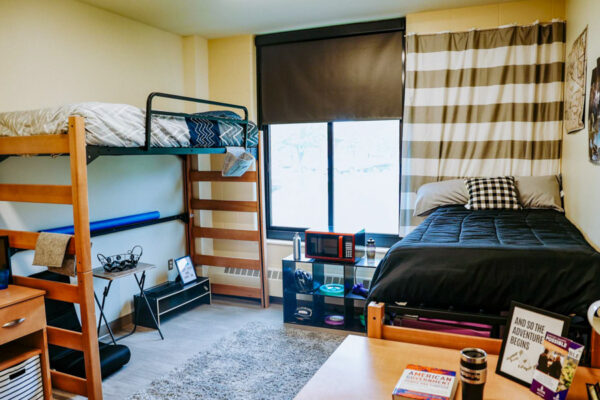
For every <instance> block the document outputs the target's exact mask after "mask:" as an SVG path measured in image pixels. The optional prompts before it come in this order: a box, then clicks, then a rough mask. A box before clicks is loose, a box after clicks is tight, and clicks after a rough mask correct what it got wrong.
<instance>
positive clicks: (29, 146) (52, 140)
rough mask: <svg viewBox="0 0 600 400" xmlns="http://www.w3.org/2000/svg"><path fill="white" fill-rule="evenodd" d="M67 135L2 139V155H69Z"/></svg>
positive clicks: (0, 142) (0, 150)
mask: <svg viewBox="0 0 600 400" xmlns="http://www.w3.org/2000/svg"><path fill="white" fill-rule="evenodd" d="M67 153H69V137H68V136H67V135H35V136H16V137H2V138H0V154H6V155H22V154H32V155H33V154H67Z"/></svg>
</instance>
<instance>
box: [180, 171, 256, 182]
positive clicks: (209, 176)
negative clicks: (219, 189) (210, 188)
mask: <svg viewBox="0 0 600 400" xmlns="http://www.w3.org/2000/svg"><path fill="white" fill-rule="evenodd" d="M256 177H257V175H256V171H247V172H246V173H245V174H244V175H242V176H223V175H222V174H221V171H190V180H192V181H193V182H256Z"/></svg>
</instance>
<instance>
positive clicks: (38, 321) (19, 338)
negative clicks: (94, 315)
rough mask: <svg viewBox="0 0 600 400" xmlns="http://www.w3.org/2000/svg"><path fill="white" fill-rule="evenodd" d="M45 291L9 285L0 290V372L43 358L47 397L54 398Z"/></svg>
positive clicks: (43, 378) (41, 361) (43, 377)
mask: <svg viewBox="0 0 600 400" xmlns="http://www.w3.org/2000/svg"><path fill="white" fill-rule="evenodd" d="M44 294H45V292H44V291H43V290H37V289H31V288H27V287H23V286H15V285H9V286H8V289H4V290H0V371H2V370H5V369H7V368H10V367H12V366H14V365H16V364H19V363H21V362H23V361H25V360H27V359H29V358H31V357H34V356H36V355H39V356H40V364H41V367H42V382H43V385H44V398H45V399H51V398H52V386H51V383H50V364H49V359H48V338H47V334H46V311H45V307H44Z"/></svg>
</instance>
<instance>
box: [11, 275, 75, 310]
mask: <svg viewBox="0 0 600 400" xmlns="http://www.w3.org/2000/svg"><path fill="white" fill-rule="evenodd" d="M13 282H14V283H15V285H21V286H27V287H30V288H33V289H40V290H45V291H46V295H45V297H46V298H48V299H52V300H59V301H66V302H67V303H77V304H79V303H80V299H79V290H78V289H79V288H78V286H77V285H71V284H70V283H62V282H54V281H47V280H45V279H38V278H31V277H28V276H17V275H15V276H13Z"/></svg>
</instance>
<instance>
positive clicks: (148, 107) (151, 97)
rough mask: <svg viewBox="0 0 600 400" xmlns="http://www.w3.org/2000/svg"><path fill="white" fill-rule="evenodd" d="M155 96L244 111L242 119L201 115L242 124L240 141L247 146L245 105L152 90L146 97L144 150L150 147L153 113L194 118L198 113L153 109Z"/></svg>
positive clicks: (207, 118)
mask: <svg viewBox="0 0 600 400" xmlns="http://www.w3.org/2000/svg"><path fill="white" fill-rule="evenodd" d="M156 97H162V98H165V99H172V100H181V101H187V102H191V103H199V104H208V105H212V106H220V107H227V108H234V109H238V110H242V111H243V112H244V119H242V120H239V119H232V118H223V117H212V116H202V119H206V120H210V121H223V122H229V123H235V124H240V125H243V128H244V141H243V142H242V143H243V146H244V148H245V149H246V148H247V143H248V109H247V108H246V107H244V106H240V105H238V104H231V103H223V102H219V101H212V100H203V99H196V98H194V97H186V96H179V95H176V94H169V93H161V92H153V93H150V95H149V96H148V99H147V100H146V144H145V145H144V148H145V149H146V151H148V150H150V147H151V139H152V116H153V115H162V116H166V117H181V118H194V117H197V116H198V114H189V113H180V112H172V111H160V110H154V109H152V101H153V100H154V99H155V98H156Z"/></svg>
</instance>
